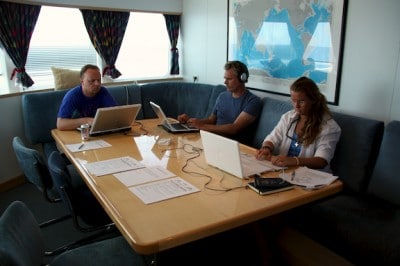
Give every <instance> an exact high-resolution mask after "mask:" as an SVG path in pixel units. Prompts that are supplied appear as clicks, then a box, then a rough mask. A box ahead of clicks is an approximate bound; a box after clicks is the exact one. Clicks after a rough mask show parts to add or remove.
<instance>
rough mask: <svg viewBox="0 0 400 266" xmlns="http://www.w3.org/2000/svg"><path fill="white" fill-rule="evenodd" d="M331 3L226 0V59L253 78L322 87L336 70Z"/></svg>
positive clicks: (287, 0)
mask: <svg viewBox="0 0 400 266" xmlns="http://www.w3.org/2000/svg"><path fill="white" fill-rule="evenodd" d="M333 2H334V1H328V0H325V1H323V0H320V1H312V0H307V1H305V0H303V1H297V0H281V1H279V0H275V1H274V0H231V2H230V16H229V55H228V57H229V58H230V59H235V60H240V61H242V62H244V63H245V64H246V65H247V66H248V68H249V70H251V73H253V74H254V73H256V74H257V75H261V76H266V77H270V78H277V79H289V80H292V79H296V78H298V77H300V76H307V77H309V78H311V79H313V80H314V81H315V82H316V83H319V84H325V83H327V80H328V75H329V74H330V73H331V72H332V71H334V70H335V68H336V64H337V62H336V61H337V60H336V59H335V56H337V55H335V53H334V47H333V44H332V38H333V36H332V11H333V8H334V6H333V5H334V4H333Z"/></svg>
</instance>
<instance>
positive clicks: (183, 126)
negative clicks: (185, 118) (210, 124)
mask: <svg viewBox="0 0 400 266" xmlns="http://www.w3.org/2000/svg"><path fill="white" fill-rule="evenodd" d="M171 127H172V128H174V129H176V130H182V129H195V127H190V126H188V125H186V124H180V123H173V124H171Z"/></svg>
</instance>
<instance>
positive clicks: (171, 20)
mask: <svg viewBox="0 0 400 266" xmlns="http://www.w3.org/2000/svg"><path fill="white" fill-rule="evenodd" d="M164 18H165V23H166V25H167V30H168V36H169V40H170V42H171V70H170V74H171V75H174V74H179V52H178V48H176V45H177V44H178V37H179V27H180V25H181V16H180V15H165V14H164Z"/></svg>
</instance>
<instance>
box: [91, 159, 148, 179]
mask: <svg viewBox="0 0 400 266" xmlns="http://www.w3.org/2000/svg"><path fill="white" fill-rule="evenodd" d="M84 167H85V168H86V170H88V171H89V172H90V173H91V174H93V175H97V176H102V175H108V174H114V173H118V172H124V171H129V170H133V169H137V168H143V167H145V166H144V165H143V164H142V163H140V162H139V161H137V160H135V159H134V158H132V157H129V156H125V157H119V158H114V159H110V160H104V161H98V162H93V163H88V164H85V165H84Z"/></svg>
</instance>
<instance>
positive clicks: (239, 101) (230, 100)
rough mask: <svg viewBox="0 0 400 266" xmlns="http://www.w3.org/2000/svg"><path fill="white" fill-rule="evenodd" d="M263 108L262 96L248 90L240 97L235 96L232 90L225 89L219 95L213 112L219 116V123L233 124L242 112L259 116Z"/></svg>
mask: <svg viewBox="0 0 400 266" xmlns="http://www.w3.org/2000/svg"><path fill="white" fill-rule="evenodd" d="M261 108H262V103H261V100H260V98H259V97H257V96H255V95H254V94H252V93H251V92H250V91H248V90H246V92H245V93H244V94H243V95H242V96H240V97H239V98H234V97H232V93H231V92H229V91H225V92H221V93H220V94H219V95H218V98H217V100H216V102H215V106H214V109H213V114H214V115H215V116H216V117H217V123H216V124H217V125H223V124H232V123H233V122H234V121H235V120H236V118H237V117H238V116H239V114H240V113H241V112H246V113H248V114H250V115H252V116H254V117H256V118H258V116H259V115H260V111H261Z"/></svg>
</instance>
